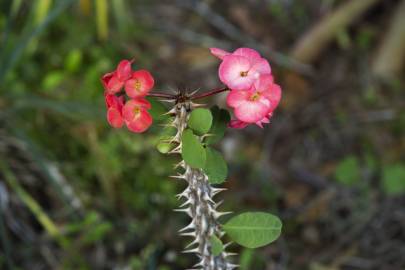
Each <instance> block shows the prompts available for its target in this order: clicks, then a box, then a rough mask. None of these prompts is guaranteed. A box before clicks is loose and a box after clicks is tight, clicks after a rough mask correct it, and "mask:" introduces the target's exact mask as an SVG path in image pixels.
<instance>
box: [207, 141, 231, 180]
mask: <svg viewBox="0 0 405 270" xmlns="http://www.w3.org/2000/svg"><path fill="white" fill-rule="evenodd" d="M205 150H206V152H207V160H206V163H205V168H204V172H205V173H206V174H207V176H208V181H209V182H210V183H211V184H221V183H223V182H225V180H226V177H227V176H228V165H227V164H226V162H225V160H224V158H223V157H222V155H221V153H220V152H218V151H217V150H215V149H212V148H211V147H207V148H206V149H205Z"/></svg>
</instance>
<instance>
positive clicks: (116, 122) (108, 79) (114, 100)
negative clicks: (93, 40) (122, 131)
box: [101, 60, 154, 133]
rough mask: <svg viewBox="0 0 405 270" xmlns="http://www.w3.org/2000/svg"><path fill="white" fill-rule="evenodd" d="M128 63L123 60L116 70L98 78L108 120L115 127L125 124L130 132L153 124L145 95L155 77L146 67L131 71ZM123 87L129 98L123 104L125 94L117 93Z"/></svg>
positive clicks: (143, 129)
mask: <svg viewBox="0 0 405 270" xmlns="http://www.w3.org/2000/svg"><path fill="white" fill-rule="evenodd" d="M131 63H132V62H131V61H128V60H122V61H121V62H120V63H119V64H118V66H117V69H116V70H114V71H113V72H109V73H107V74H105V75H104V76H103V77H102V78H101V81H102V83H103V86H104V88H105V93H104V95H105V102H106V106H107V120H108V123H109V124H110V125H111V126H113V127H115V128H120V127H122V126H123V125H124V123H125V124H126V126H127V127H128V129H129V130H130V131H132V132H136V133H140V132H144V131H145V130H146V129H147V128H148V127H149V126H150V125H151V124H152V117H151V116H150V114H149V113H148V111H147V110H148V109H150V108H151V105H150V103H149V102H148V101H147V100H146V99H144V97H145V96H146V95H148V93H149V91H150V90H151V89H152V88H153V85H154V79H153V77H152V75H151V74H150V73H149V71H147V70H137V71H134V72H133V71H132V69H131ZM124 86H125V92H126V93H127V95H128V96H129V97H130V98H131V99H130V100H129V101H127V102H126V103H125V96H124V95H121V96H119V97H118V96H116V95H117V94H118V93H119V92H120V91H121V89H122V88H123V87H124ZM124 103H125V105H124Z"/></svg>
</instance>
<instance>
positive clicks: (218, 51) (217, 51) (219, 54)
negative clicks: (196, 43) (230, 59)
mask: <svg viewBox="0 0 405 270" xmlns="http://www.w3.org/2000/svg"><path fill="white" fill-rule="evenodd" d="M210 51H211V54H213V55H214V56H216V57H218V58H219V59H221V60H222V59H224V56H227V55H230V53H229V52H227V51H224V50H222V49H219V48H210Z"/></svg>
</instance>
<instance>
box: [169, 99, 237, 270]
mask: <svg viewBox="0 0 405 270" xmlns="http://www.w3.org/2000/svg"><path fill="white" fill-rule="evenodd" d="M193 106H194V104H193V103H192V102H191V101H190V100H183V101H181V102H176V104H175V105H174V108H173V109H172V110H171V111H170V112H171V113H172V114H173V115H174V116H175V118H174V121H173V123H172V126H174V127H176V129H177V134H176V135H175V136H174V138H173V142H175V143H177V145H178V146H177V147H176V148H175V149H173V150H172V151H171V152H170V153H178V154H180V153H181V147H182V144H181V136H182V134H183V131H184V130H185V129H186V128H187V120H188V118H189V115H190V112H191V111H192V109H193ZM177 167H180V168H182V170H183V172H182V173H181V174H178V175H176V176H173V177H174V178H176V179H183V180H185V181H186V182H187V187H186V189H185V190H184V191H183V192H182V193H180V194H178V195H177V197H178V198H179V199H181V198H184V199H185V200H186V201H185V202H184V203H183V204H182V205H181V208H180V209H177V210H176V211H179V212H185V213H186V214H187V215H189V216H190V218H191V219H192V221H191V223H190V224H189V225H187V226H186V227H184V228H183V229H181V230H180V231H179V232H180V233H181V235H182V236H190V237H192V238H193V241H192V242H191V243H190V244H189V245H188V246H187V247H186V249H187V250H185V251H184V253H195V254H196V255H197V256H198V257H199V262H198V263H197V264H195V265H194V266H193V268H192V269H200V270H232V269H234V268H236V267H237V265H234V264H231V263H229V262H228V261H227V258H228V257H229V256H231V255H235V254H233V253H228V252H226V251H222V252H221V253H220V254H219V255H217V256H215V255H214V254H213V253H212V248H211V237H212V236H213V235H215V236H217V237H218V238H221V237H222V236H223V235H224V233H223V232H222V231H221V228H220V224H219V222H218V220H217V219H218V218H219V217H220V216H223V215H225V214H227V213H226V212H218V211H217V207H218V206H219V205H220V203H215V202H214V200H213V197H214V196H215V195H216V194H218V193H219V192H221V191H222V190H224V189H221V188H214V187H212V186H211V185H210V184H209V182H208V176H207V175H206V174H205V173H204V172H203V171H202V170H201V169H195V168H192V167H191V166H189V165H188V164H187V163H186V162H185V161H184V160H182V161H180V163H179V164H178V165H177ZM227 246H228V245H225V247H227Z"/></svg>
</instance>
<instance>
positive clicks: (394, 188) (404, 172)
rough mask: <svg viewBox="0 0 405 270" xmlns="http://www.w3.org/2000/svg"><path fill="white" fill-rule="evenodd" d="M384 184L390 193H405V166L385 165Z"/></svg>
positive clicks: (385, 189)
mask: <svg viewBox="0 0 405 270" xmlns="http://www.w3.org/2000/svg"><path fill="white" fill-rule="evenodd" d="M382 185H383V189H384V191H385V193H387V194H388V195H400V194H405V166H404V165H402V164H394V165H389V166H386V167H384V169H383V176H382Z"/></svg>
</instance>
